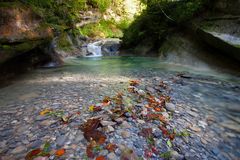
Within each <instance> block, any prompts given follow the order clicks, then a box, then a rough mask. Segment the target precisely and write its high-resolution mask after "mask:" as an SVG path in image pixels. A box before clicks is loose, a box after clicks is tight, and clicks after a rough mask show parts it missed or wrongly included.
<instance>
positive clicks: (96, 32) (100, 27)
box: [78, 20, 123, 38]
mask: <svg viewBox="0 0 240 160" xmlns="http://www.w3.org/2000/svg"><path fill="white" fill-rule="evenodd" d="M78 30H79V32H80V34H82V35H84V36H88V37H98V38H110V37H111V38H113V37H115V38H116V37H122V35H123V34H122V31H121V30H120V28H119V27H118V26H117V24H116V23H115V22H114V21H110V20H109V21H105V20H101V21H100V22H99V23H95V24H88V25H86V26H84V27H83V28H79V29H78Z"/></svg>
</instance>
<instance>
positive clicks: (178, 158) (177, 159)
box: [170, 150, 184, 160]
mask: <svg viewBox="0 0 240 160" xmlns="http://www.w3.org/2000/svg"><path fill="white" fill-rule="evenodd" d="M170 157H171V158H170V160H183V159H184V156H183V155H181V154H179V153H178V152H177V151H174V150H173V151H171V156H170Z"/></svg>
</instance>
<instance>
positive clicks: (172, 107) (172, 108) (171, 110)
mask: <svg viewBox="0 0 240 160" xmlns="http://www.w3.org/2000/svg"><path fill="white" fill-rule="evenodd" d="M166 109H167V110H168V111H170V112H174V111H175V110H176V106H175V105H174V104H173V103H166Z"/></svg>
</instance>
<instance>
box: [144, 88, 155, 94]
mask: <svg viewBox="0 0 240 160" xmlns="http://www.w3.org/2000/svg"><path fill="white" fill-rule="evenodd" d="M146 90H147V91H149V92H151V93H155V89H154V88H152V87H146Z"/></svg>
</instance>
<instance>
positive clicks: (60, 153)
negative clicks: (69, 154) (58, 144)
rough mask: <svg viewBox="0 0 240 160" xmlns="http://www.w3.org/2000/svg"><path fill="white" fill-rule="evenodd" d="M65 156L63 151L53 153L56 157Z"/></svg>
mask: <svg viewBox="0 0 240 160" xmlns="http://www.w3.org/2000/svg"><path fill="white" fill-rule="evenodd" d="M64 154H65V149H63V148H62V149H59V150H57V151H56V152H55V155H56V156H57V157H61V156H63V155H64Z"/></svg>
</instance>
